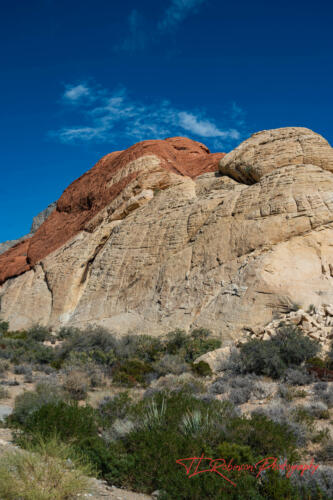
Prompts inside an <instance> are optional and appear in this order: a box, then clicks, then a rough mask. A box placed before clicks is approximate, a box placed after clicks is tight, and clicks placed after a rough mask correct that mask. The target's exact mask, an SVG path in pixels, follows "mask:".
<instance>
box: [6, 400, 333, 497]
mask: <svg viewBox="0 0 333 500" xmlns="http://www.w3.org/2000/svg"><path fill="white" fill-rule="evenodd" d="M18 407H19V405H18ZM17 410H18V408H17V409H15V411H14V414H13V415H12V417H10V419H9V421H10V424H11V426H12V427H13V428H14V429H15V430H16V441H17V443H18V444H20V445H21V446H23V447H27V446H28V447H30V448H31V447H33V446H35V445H36V444H37V443H38V442H39V441H40V440H41V439H42V440H43V442H48V440H52V439H54V436H56V437H57V440H58V441H59V440H60V441H62V442H66V443H70V444H71V451H70V452H69V455H68V457H69V458H70V459H72V456H73V459H74V458H75V456H84V457H85V460H87V461H89V463H90V464H91V466H92V468H94V469H95V470H96V471H97V472H98V473H99V475H100V477H103V478H104V479H106V480H107V481H108V482H109V483H111V484H115V485H117V486H119V487H123V488H127V489H132V490H135V491H140V492H144V493H151V492H152V491H154V490H159V491H161V492H163V493H162V496H161V497H160V498H165V499H170V500H171V499H174V498H179V499H184V500H185V499H186V500H188V499H193V500H197V499H198V500H199V499H201V498H212V499H234V500H236V499H237V500H239V499H244V500H245V499H256V500H264V499H267V498H270V499H272V500H280V499H281V500H282V499H293V500H297V499H304V500H305V499H318V500H319V499H328V498H330V497H329V496H328V494H326V493H324V490H323V492H320V491H319V488H317V486H316V487H315V488H314V487H313V485H312V486H311V489H309V488H308V484H307V480H306V479H304V481H301V482H300V484H297V485H295V484H294V482H293V480H292V479H287V478H286V477H284V476H283V474H281V473H278V472H276V471H273V470H268V471H266V472H265V473H262V474H261V475H260V477H259V478H257V477H256V475H257V474H258V468H257V469H256V468H254V470H253V471H249V470H247V471H243V472H240V471H235V470H234V471H231V472H225V475H226V476H227V477H228V479H229V480H231V481H233V482H234V483H236V487H234V486H233V485H231V484H230V483H229V482H228V481H226V480H225V479H223V478H222V477H221V476H220V475H218V474H216V473H213V472H207V473H204V474H199V475H197V476H195V477H192V478H190V477H188V476H187V475H186V471H185V468H184V467H183V466H181V465H180V464H177V463H176V461H177V460H180V459H184V458H188V457H201V456H205V457H210V458H214V459H218V458H224V459H225V460H226V463H229V461H230V460H231V459H233V463H234V464H236V465H237V464H238V465H240V464H249V465H255V464H256V463H258V462H259V461H260V460H262V459H264V458H265V457H272V456H273V457H277V458H278V459H279V460H281V461H283V460H285V459H287V460H288V463H299V459H300V456H299V452H298V449H297V438H296V436H295V434H294V432H293V430H292V429H291V428H290V426H289V425H288V424H287V423H285V422H281V423H278V422H274V421H273V420H272V419H270V418H269V417H267V416H266V415H262V414H254V415H252V416H251V417H244V416H240V415H239V412H238V411H237V409H236V408H235V407H234V405H233V404H232V403H230V402H228V401H218V400H210V401H204V400H202V399H201V398H200V397H199V398H198V397H195V396H193V395H192V394H191V393H190V392H189V391H186V390H182V391H179V392H170V391H162V392H160V393H158V394H155V395H153V396H151V397H146V398H144V399H143V400H141V401H139V402H136V401H134V400H132V398H131V397H130V396H129V394H128V393H122V394H120V395H117V396H114V397H113V398H109V399H108V400H106V401H102V402H101V404H100V405H99V407H98V408H96V409H94V408H92V407H90V406H89V405H87V406H85V407H82V406H79V405H78V404H77V402H75V401H63V400H58V401H55V400H54V401H50V402H48V403H46V404H44V405H43V406H41V407H39V408H36V409H35V411H31V412H29V413H25V415H24V418H22V413H21V414H20V411H18V412H17ZM281 463H282V462H281ZM297 480H298V481H299V478H297ZM330 480H331V483H330V484H331V487H332V484H333V481H332V477H331V479H330ZM302 489H303V492H302ZM327 491H328V490H327ZM332 492H333V489H332V490H330V494H331V493H332Z"/></svg>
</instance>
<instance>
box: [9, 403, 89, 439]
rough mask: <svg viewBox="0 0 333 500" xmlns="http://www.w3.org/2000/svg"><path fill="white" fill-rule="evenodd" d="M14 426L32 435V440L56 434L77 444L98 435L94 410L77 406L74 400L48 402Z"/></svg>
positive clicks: (47, 437)
mask: <svg viewBox="0 0 333 500" xmlns="http://www.w3.org/2000/svg"><path fill="white" fill-rule="evenodd" d="M12 422H13V419H11V423H12ZM16 427H17V428H19V429H21V430H22V431H24V433H25V435H26V436H27V435H28V436H30V437H32V438H33V442H35V441H36V439H37V438H38V437H42V438H43V439H45V440H47V439H49V438H52V437H53V436H55V435H56V436H58V438H59V439H60V440H61V441H65V442H69V441H72V442H73V443H76V444H77V443H80V442H81V441H82V440H85V439H86V438H87V437H95V436H96V435H98V426H97V414H96V412H95V410H94V409H93V408H91V407H89V406H79V405H78V404H77V402H75V401H71V402H68V403H67V402H65V401H56V402H48V403H46V404H44V405H42V406H40V407H39V408H38V409H37V410H35V411H34V412H32V413H30V414H29V415H28V416H27V418H25V419H21V421H20V422H18V425H17V426H16Z"/></svg>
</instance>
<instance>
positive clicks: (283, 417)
mask: <svg viewBox="0 0 333 500" xmlns="http://www.w3.org/2000/svg"><path fill="white" fill-rule="evenodd" d="M252 415H264V416H266V417H267V418H269V419H270V420H271V421H273V422H275V423H278V424H281V425H284V426H285V427H286V428H287V429H288V431H289V432H290V433H291V434H292V436H293V438H294V440H295V443H296V445H297V446H304V445H305V444H306V443H307V442H308V441H309V439H310V438H311V437H312V435H313V430H314V429H313V420H314V419H313V417H312V416H311V415H310V414H309V413H308V412H306V411H305V410H303V408H302V407H300V408H294V407H292V406H290V405H288V404H287V405H286V404H284V403H283V402H282V401H278V400H277V401H274V402H272V403H270V404H269V405H267V406H265V407H259V408H256V409H255V410H254V411H253V412H252Z"/></svg>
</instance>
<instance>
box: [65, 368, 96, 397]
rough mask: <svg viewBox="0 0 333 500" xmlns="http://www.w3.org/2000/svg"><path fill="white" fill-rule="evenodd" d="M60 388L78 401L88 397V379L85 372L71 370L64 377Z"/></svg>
mask: <svg viewBox="0 0 333 500" xmlns="http://www.w3.org/2000/svg"><path fill="white" fill-rule="evenodd" d="M62 387H63V388H64V390H65V391H66V392H67V393H68V394H69V395H70V397H71V398H73V399H75V400H77V401H80V400H82V399H86V397H87V395H88V388H89V379H88V377H87V375H86V374H85V372H83V371H79V370H72V371H71V372H69V373H68V374H66V375H65V378H64V381H63V384H62Z"/></svg>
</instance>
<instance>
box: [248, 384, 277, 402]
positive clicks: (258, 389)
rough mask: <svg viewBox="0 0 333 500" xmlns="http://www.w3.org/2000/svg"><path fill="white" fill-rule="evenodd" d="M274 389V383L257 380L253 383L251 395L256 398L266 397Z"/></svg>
mask: <svg viewBox="0 0 333 500" xmlns="http://www.w3.org/2000/svg"><path fill="white" fill-rule="evenodd" d="M274 390H275V384H274V383H270V382H263V381H260V380H259V381H257V382H255V383H254V384H253V388H252V395H253V397H254V398H256V399H266V398H268V397H269V396H271V395H272V394H273V392H274Z"/></svg>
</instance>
